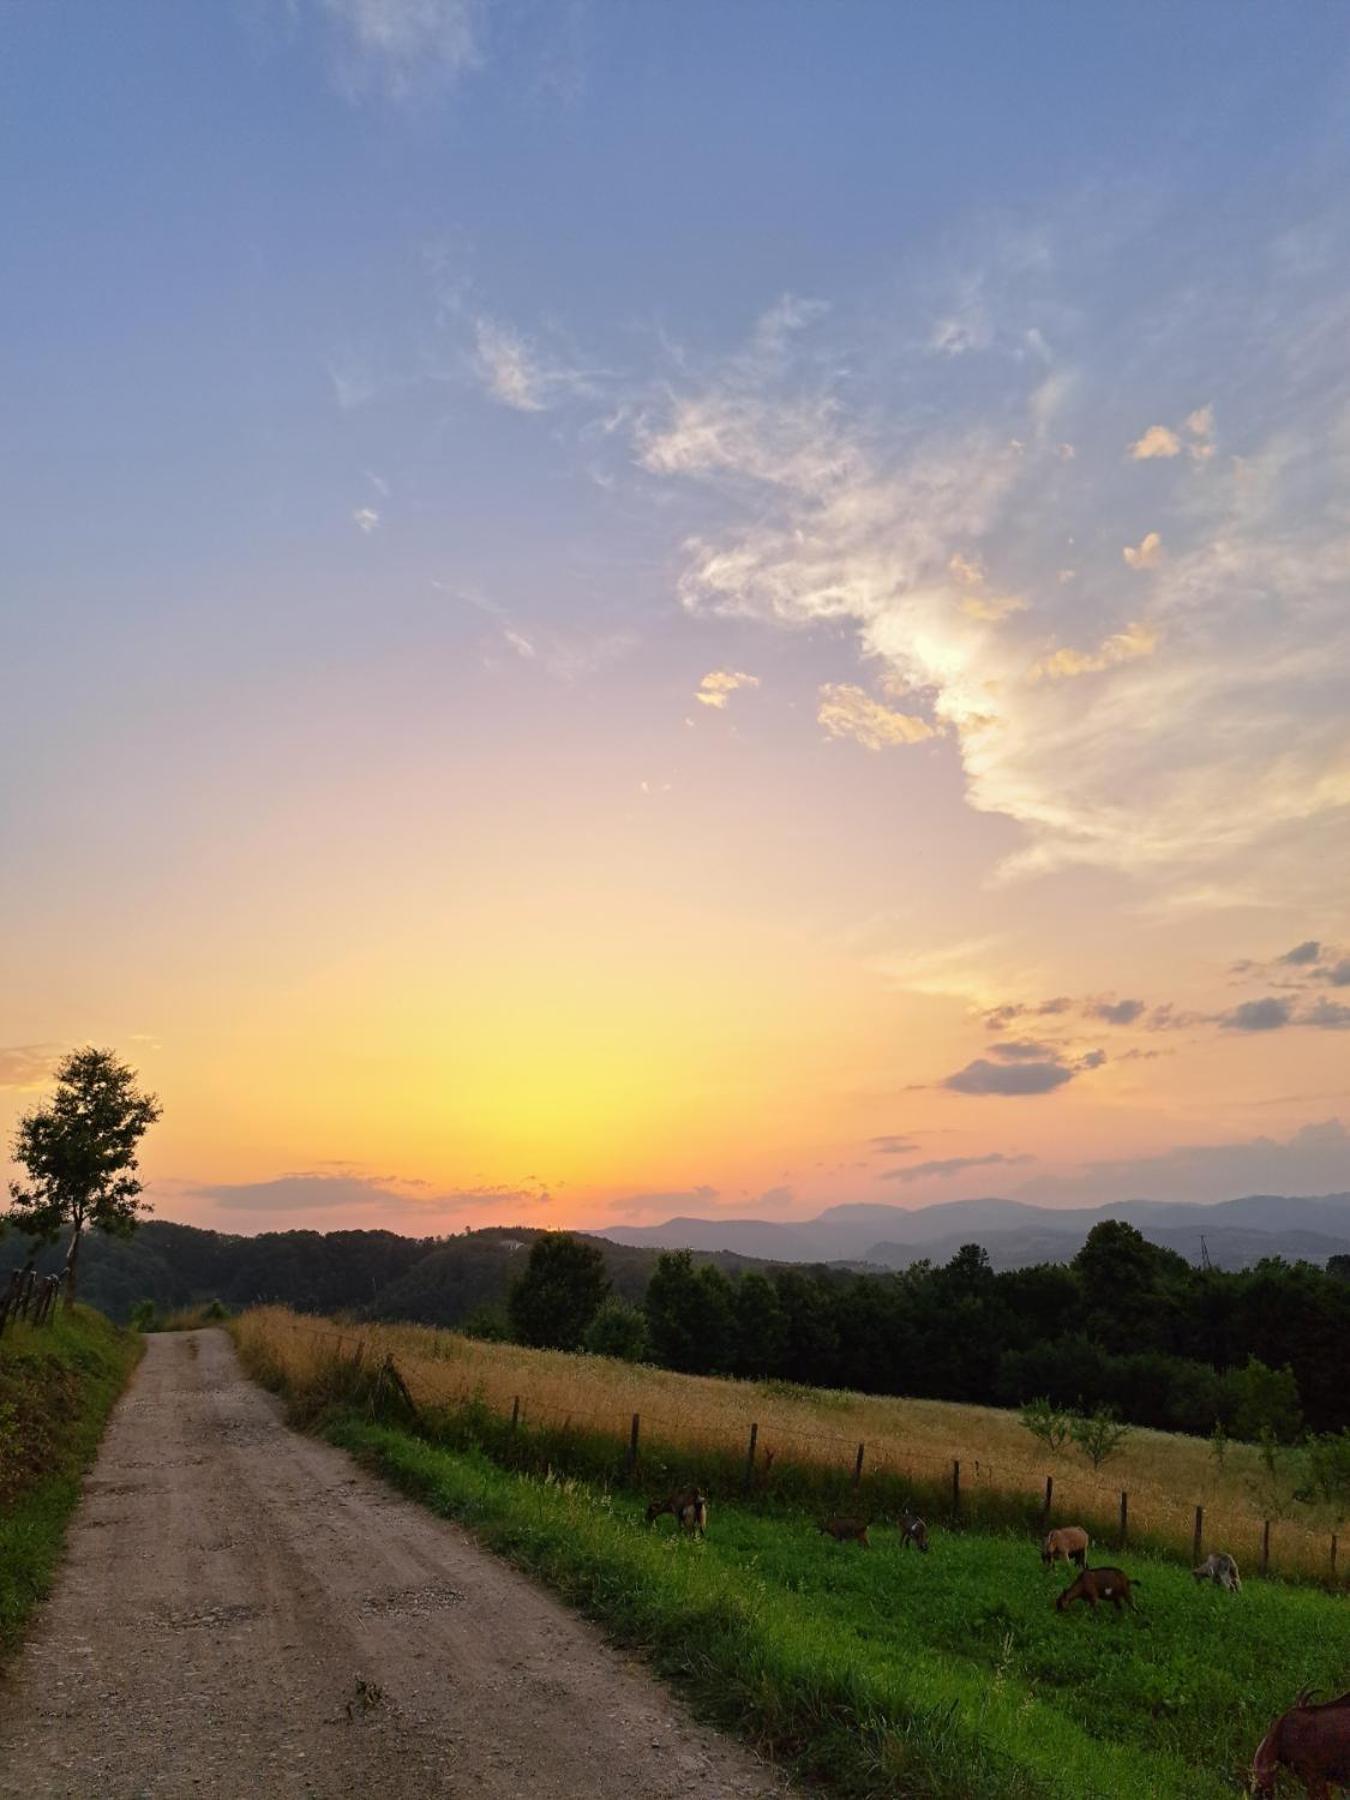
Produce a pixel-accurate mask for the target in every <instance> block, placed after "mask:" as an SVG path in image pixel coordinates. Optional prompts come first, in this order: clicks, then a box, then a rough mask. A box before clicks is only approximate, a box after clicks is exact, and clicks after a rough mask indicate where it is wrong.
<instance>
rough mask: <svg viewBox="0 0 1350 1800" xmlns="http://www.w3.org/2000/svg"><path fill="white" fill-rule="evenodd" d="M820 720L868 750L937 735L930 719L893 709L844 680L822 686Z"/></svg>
mask: <svg viewBox="0 0 1350 1800" xmlns="http://www.w3.org/2000/svg"><path fill="white" fill-rule="evenodd" d="M816 719H817V721H818V722H819V723H820V724H821V725H823V726H824V727H825V729H826V731H828V732H829V734H830V736H831V737H836V738H852V739H853V740H854V742H855V743H858V744H861V745H862V746H863V748H864V749H865V750H885V749H888V748H889V747H890V746H891V745H893V744H921V743H922V742H923V741H924V739H925V738H930V737H934V736H936V732H935V731H934V728H933V727H932V726H931V725H930V724H929V723H928V721H927V719H920V718H917V717H916V716H915V715H914V714H913V713H902V712H893V711H892V710H891V708H890V707H889V706H883V705H882V704H881V702H880V701H879V700H874V699H873V698H872V696H871V695H870V694H868V693H866V692H865V691H864V690H863V689H862V688H860V687H850V686H848V684H847V683H845V682H835V681H830V682H826V683H825V685H824V686H823V687H822V688H821V690H820V704H819V707H818V709H817V711H816Z"/></svg>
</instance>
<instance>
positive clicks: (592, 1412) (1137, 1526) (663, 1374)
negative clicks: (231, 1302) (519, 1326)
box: [233, 1307, 1336, 1579]
mask: <svg viewBox="0 0 1350 1800" xmlns="http://www.w3.org/2000/svg"><path fill="white" fill-rule="evenodd" d="M233 1329H234V1331H235V1335H236V1339H237V1341H238V1342H239V1343H240V1344H241V1346H243V1345H245V1344H249V1345H252V1346H254V1347H255V1348H259V1349H261V1350H262V1351H263V1352H265V1354H266V1356H267V1358H268V1360H269V1361H270V1362H272V1363H273V1364H274V1365H276V1366H277V1368H278V1369H279V1370H283V1371H284V1374H285V1379H286V1381H287V1385H288V1386H289V1387H290V1388H291V1389H292V1390H296V1389H299V1388H303V1387H304V1386H306V1385H307V1383H308V1382H309V1381H310V1380H311V1379H313V1378H314V1376H315V1374H316V1373H317V1372H318V1371H320V1370H321V1367H322V1365H323V1363H324V1361H325V1359H326V1358H328V1357H330V1356H331V1354H332V1352H333V1350H334V1348H335V1347H336V1346H337V1345H338V1344H339V1343H343V1344H345V1349H346V1354H347V1355H349V1356H350V1354H351V1353H352V1351H353V1349H354V1348H355V1346H356V1344H357V1343H358V1341H359V1342H363V1343H364V1344H365V1346H366V1358H367V1361H370V1362H373V1361H375V1360H376V1359H380V1358H383V1356H384V1355H385V1354H386V1352H388V1353H392V1354H393V1356H394V1357H395V1358H396V1359H397V1362H398V1366H399V1369H400V1371H401V1372H402V1374H403V1375H404V1377H405V1379H406V1380H407V1382H408V1385H409V1387H410V1388H411V1389H412V1392H413V1394H414V1397H415V1398H416V1399H417V1401H418V1403H419V1404H420V1405H423V1406H426V1407H429V1408H432V1409H434V1408H436V1407H439V1406H447V1407H452V1406H454V1405H455V1404H457V1403H458V1402H460V1401H462V1399H463V1398H464V1397H465V1396H466V1395H467V1394H470V1393H474V1392H476V1393H478V1394H479V1395H480V1396H481V1397H482V1399H483V1400H484V1402H485V1403H486V1404H487V1405H488V1406H489V1407H491V1408H492V1409H493V1410H494V1411H496V1412H498V1413H500V1414H503V1415H506V1416H509V1414H510V1412H511V1406H512V1399H513V1397H514V1396H515V1395H517V1394H519V1395H520V1396H521V1397H522V1401H523V1416H524V1418H525V1419H526V1420H528V1421H529V1422H531V1423H532V1424H535V1425H548V1424H550V1423H551V1424H555V1425H556V1424H561V1423H562V1422H563V1421H564V1420H569V1421H570V1422H571V1424H572V1425H573V1426H575V1427H576V1428H578V1429H581V1430H592V1431H597V1432H605V1433H608V1434H610V1435H611V1436H612V1437H614V1438H615V1439H616V1441H618V1442H624V1441H626V1440H627V1436H628V1424H629V1420H630V1418H631V1417H632V1415H633V1413H635V1412H637V1413H640V1414H641V1417H642V1430H643V1442H644V1444H648V1443H653V1442H659V1443H661V1444H664V1445H667V1446H671V1447H673V1448H675V1449H684V1450H687V1451H689V1452H691V1453H693V1454H694V1455H695V1457H696V1459H697V1465H698V1466H699V1467H707V1468H709V1469H711V1468H712V1467H713V1466H714V1461H713V1460H712V1459H713V1457H714V1455H723V1456H726V1457H728V1458H730V1459H732V1461H733V1462H734V1463H735V1465H736V1466H737V1467H739V1464H740V1461H741V1460H742V1459H743V1458H744V1454H745V1445H746V1437H747V1432H748V1429H749V1424H750V1421H751V1420H755V1421H756V1422H757V1423H758V1425H759V1440H758V1441H759V1455H760V1457H761V1459H762V1458H763V1457H764V1456H765V1455H766V1453H767V1452H768V1451H770V1450H772V1451H773V1452H774V1453H775V1457H776V1462H777V1468H778V1470H779V1471H780V1473H781V1472H782V1471H784V1470H785V1469H786V1468H787V1467H788V1466H789V1465H794V1466H801V1467H814V1468H817V1469H822V1470H828V1469H833V1470H835V1471H836V1472H837V1473H838V1475H839V1476H840V1477H841V1478H843V1477H844V1476H845V1475H846V1474H847V1473H848V1472H849V1471H851V1469H852V1466H853V1458H854V1453H855V1451H856V1448H857V1445H858V1444H859V1442H863V1441H865V1442H866V1445H867V1455H866V1465H865V1473H864V1488H865V1490H867V1492H866V1493H865V1495H864V1504H865V1505H866V1506H867V1507H869V1508H870V1509H871V1510H878V1511H879V1510H881V1509H882V1508H883V1507H886V1506H892V1505H894V1504H895V1492H893V1491H892V1490H895V1489H897V1487H902V1488H904V1489H906V1490H907V1492H908V1493H909V1494H910V1495H913V1496H915V1497H917V1498H918V1499H919V1501H920V1504H921V1505H922V1506H924V1507H926V1508H928V1509H930V1510H932V1509H935V1508H937V1507H938V1506H940V1505H943V1504H945V1496H946V1494H947V1492H948V1491H949V1488H950V1478H951V1465H952V1459H953V1458H958V1457H959V1458H960V1460H961V1467H962V1472H963V1481H964V1483H965V1494H966V1505H967V1508H968V1511H969V1513H970V1516H971V1517H972V1518H981V1517H983V1519H984V1521H985V1522H987V1523H993V1522H998V1523H1008V1522H1011V1517H1012V1513H1013V1511H1014V1510H1015V1509H1016V1507H1017V1506H1018V1505H1020V1506H1021V1508H1022V1509H1023V1511H1024V1512H1026V1514H1027V1515H1028V1516H1029V1517H1030V1516H1032V1515H1033V1514H1037V1513H1038V1507H1039V1497H1040V1495H1041V1493H1042V1492H1043V1489H1044V1482H1045V1477H1046V1475H1047V1474H1053V1476H1054V1478H1055V1502H1056V1505H1055V1518H1056V1522H1057V1523H1061V1524H1068V1523H1082V1524H1085V1525H1087V1526H1088V1527H1089V1529H1091V1530H1092V1531H1093V1532H1094V1535H1096V1536H1097V1537H1099V1538H1105V1537H1107V1536H1108V1535H1109V1536H1111V1537H1112V1538H1114V1534H1115V1521H1116V1518H1117V1514H1118V1506H1119V1494H1120V1490H1121V1489H1122V1488H1125V1489H1128V1490H1129V1495H1130V1526H1131V1533H1132V1535H1133V1537H1134V1539H1135V1540H1136V1541H1138V1542H1152V1543H1155V1544H1157V1545H1160V1546H1162V1545H1165V1546H1167V1547H1168V1548H1170V1549H1172V1550H1173V1551H1174V1552H1175V1554H1177V1555H1178V1556H1189V1555H1190V1550H1191V1531H1192V1523H1193V1519H1194V1508H1195V1506H1196V1504H1197V1503H1200V1504H1203V1506H1204V1508H1205V1542H1206V1546H1207V1548H1209V1549H1222V1550H1227V1551H1230V1552H1231V1553H1232V1554H1233V1555H1235V1556H1236V1557H1237V1559H1238V1561H1239V1563H1240V1564H1241V1565H1242V1568H1243V1570H1244V1572H1246V1571H1248V1570H1251V1569H1254V1568H1255V1567H1256V1566H1257V1562H1258V1560H1259V1550H1260V1544H1261V1526H1262V1520H1263V1518H1265V1517H1271V1518H1273V1519H1274V1520H1275V1524H1274V1528H1273V1531H1272V1535H1271V1567H1272V1569H1273V1570H1274V1572H1276V1573H1277V1574H1281V1575H1289V1576H1312V1577H1315V1578H1318V1579H1321V1578H1325V1576H1326V1575H1327V1573H1328V1572H1329V1557H1328V1551H1329V1547H1330V1536H1331V1533H1332V1532H1333V1531H1334V1530H1335V1529H1336V1521H1335V1519H1334V1518H1333V1517H1332V1516H1331V1515H1330V1514H1329V1513H1326V1512H1324V1511H1320V1510H1318V1509H1317V1508H1313V1507H1306V1506H1302V1505H1294V1504H1293V1503H1292V1502H1291V1501H1289V1499H1288V1493H1287V1488H1288V1484H1287V1483H1285V1484H1284V1490H1285V1491H1284V1492H1283V1494H1282V1495H1278V1496H1276V1495H1270V1494H1267V1493H1265V1492H1264V1489H1265V1487H1266V1486H1267V1485H1268V1484H1267V1483H1265V1482H1264V1481H1263V1478H1262V1470H1261V1463H1260V1459H1259V1456H1258V1453H1257V1451H1256V1449H1255V1447H1254V1446H1252V1445H1247V1444H1233V1445H1232V1446H1230V1448H1229V1450H1228V1452H1227V1455H1226V1457H1225V1459H1224V1463H1223V1466H1222V1467H1220V1466H1219V1465H1218V1464H1217V1463H1216V1462H1215V1459H1214V1457H1213V1455H1212V1454H1211V1451H1210V1446H1209V1444H1208V1443H1207V1442H1206V1441H1205V1440H1203V1439H1199V1438H1191V1437H1184V1436H1181V1435H1179V1434H1172V1433H1165V1432H1160V1431H1142V1430H1141V1431H1136V1432H1133V1433H1132V1434H1131V1436H1130V1437H1129V1439H1128V1440H1127V1442H1126V1445H1125V1448H1124V1451H1123V1453H1122V1454H1121V1455H1120V1456H1118V1457H1117V1458H1116V1459H1114V1460H1113V1461H1112V1462H1110V1463H1109V1464H1108V1465H1107V1466H1106V1467H1105V1468H1103V1469H1102V1470H1101V1471H1100V1473H1099V1474H1097V1475H1094V1473H1093V1471H1092V1470H1091V1469H1090V1468H1089V1467H1088V1466H1087V1464H1086V1463H1085V1462H1084V1460H1083V1458H1082V1457H1081V1456H1080V1455H1079V1454H1078V1453H1076V1452H1075V1451H1073V1450H1072V1449H1070V1448H1068V1447H1066V1448H1065V1449H1064V1450H1063V1451H1062V1452H1061V1453H1060V1454H1058V1455H1052V1454H1048V1453H1047V1452H1046V1451H1045V1450H1044V1449H1043V1448H1042V1447H1041V1446H1039V1445H1037V1444H1036V1443H1034V1442H1033V1440H1032V1438H1031V1436H1030V1435H1029V1433H1028V1432H1027V1431H1026V1429H1025V1428H1024V1427H1023V1426H1022V1424H1021V1423H1020V1421H1019V1418H1018V1415H1017V1413H1015V1412H1008V1411H1000V1410H998V1409H996V1408H993V1407H978V1406H959V1405H956V1404H953V1403H948V1402H945V1401H937V1400H910V1399H891V1398H884V1397H879V1396H870V1395H861V1394H853V1393H847V1392H842V1391H837V1390H832V1389H826V1388H806V1387H800V1388H799V1387H792V1386H789V1385H788V1384H786V1383H781V1382H754V1381H729V1380H721V1379H716V1378H713V1377H705V1376H694V1375H677V1374H673V1373H672V1372H670V1371H669V1370H665V1369H655V1368H648V1367H645V1366H635V1365H632V1364H628V1363H620V1362H615V1361H612V1360H611V1359H609V1358H607V1357H600V1356H573V1355H567V1354H565V1353H564V1352H562V1351H553V1350H527V1349H525V1348H523V1347H522V1346H520V1345H517V1344H489V1343H480V1342H476V1341H474V1340H472V1339H469V1338H465V1337H461V1336H459V1335H458V1334H456V1333H454V1332H448V1331H433V1330H428V1329H427V1328H425V1327H422V1326H370V1325H361V1326H356V1325H352V1324H345V1325H340V1324H338V1323H336V1322H335V1321H332V1320H325V1319H321V1318H314V1317H310V1318H304V1319H301V1318H297V1317H296V1315H294V1314H292V1313H289V1312H287V1311H286V1309H285V1308H282V1307H260V1308H256V1309H254V1310H253V1311H250V1312H247V1313H245V1314H243V1315H242V1316H241V1317H240V1319H238V1320H237V1321H236V1323H235V1325H234V1327H233ZM874 1486H875V1492H873V1491H872V1489H873V1487H874ZM1000 1514H1001V1515H1002V1516H1001V1517H1000Z"/></svg>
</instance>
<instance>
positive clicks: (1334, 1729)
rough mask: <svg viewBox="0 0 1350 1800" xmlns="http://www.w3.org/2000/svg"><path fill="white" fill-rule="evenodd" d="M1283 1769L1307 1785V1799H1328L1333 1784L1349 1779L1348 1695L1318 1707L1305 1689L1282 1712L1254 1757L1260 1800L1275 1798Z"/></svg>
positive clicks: (1254, 1786)
mask: <svg viewBox="0 0 1350 1800" xmlns="http://www.w3.org/2000/svg"><path fill="white" fill-rule="evenodd" d="M1282 1767H1283V1768H1286V1769H1288V1770H1289V1772H1290V1773H1291V1774H1292V1775H1294V1776H1295V1777H1296V1778H1297V1779H1298V1780H1299V1781H1301V1782H1302V1783H1303V1791H1304V1793H1305V1794H1307V1795H1308V1796H1309V1800H1328V1796H1329V1795H1330V1793H1331V1790H1332V1787H1333V1786H1340V1785H1343V1784H1345V1783H1347V1782H1350V1694H1342V1695H1341V1697H1340V1699H1339V1700H1328V1701H1326V1702H1325V1703H1324V1704H1323V1705H1321V1706H1314V1705H1312V1704H1311V1690H1310V1689H1309V1688H1304V1690H1303V1692H1302V1693H1301V1694H1300V1695H1299V1697H1298V1699H1297V1700H1296V1701H1295V1702H1294V1704H1293V1706H1292V1707H1291V1708H1290V1710H1289V1711H1288V1712H1287V1713H1281V1715H1280V1717H1279V1718H1278V1719H1276V1721H1275V1723H1274V1724H1273V1725H1272V1726H1271V1728H1270V1730H1269V1731H1268V1732H1267V1733H1266V1735H1265V1736H1264V1737H1263V1738H1262V1739H1261V1742H1260V1743H1259V1744H1258V1745H1257V1747H1256V1755H1255V1756H1254V1757H1253V1758H1252V1793H1253V1794H1254V1795H1255V1796H1256V1797H1257V1800H1271V1797H1272V1796H1273V1795H1274V1793H1275V1784H1276V1781H1277V1780H1278V1778H1279V1771H1280V1769H1281V1768H1282Z"/></svg>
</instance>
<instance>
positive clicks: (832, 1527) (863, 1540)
mask: <svg viewBox="0 0 1350 1800" xmlns="http://www.w3.org/2000/svg"><path fill="white" fill-rule="evenodd" d="M820 1529H821V1531H822V1532H823V1533H824V1534H825V1535H826V1536H827V1537H832V1538H834V1539H836V1540H837V1542H839V1543H841V1544H846V1543H850V1542H856V1543H859V1544H861V1545H862V1547H863V1549H864V1550H870V1549H871V1548H872V1546H871V1544H870V1543H869V1542H868V1539H867V1520H866V1519H825V1520H823V1521H822V1522H821V1527H820Z"/></svg>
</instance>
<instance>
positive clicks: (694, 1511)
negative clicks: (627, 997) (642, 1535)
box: [647, 1487, 708, 1537]
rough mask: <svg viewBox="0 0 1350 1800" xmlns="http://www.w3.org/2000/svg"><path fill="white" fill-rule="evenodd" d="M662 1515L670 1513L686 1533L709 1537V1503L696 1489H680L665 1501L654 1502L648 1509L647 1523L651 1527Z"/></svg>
mask: <svg viewBox="0 0 1350 1800" xmlns="http://www.w3.org/2000/svg"><path fill="white" fill-rule="evenodd" d="M662 1513H669V1514H670V1515H671V1516H672V1518H674V1520H675V1521H676V1523H677V1524H678V1525H679V1526H680V1528H681V1529H682V1530H684V1531H696V1532H697V1533H698V1535H699V1536H700V1537H705V1536H706V1535H707V1529H708V1502H707V1498H706V1497H705V1495H704V1494H703V1493H702V1492H701V1490H700V1489H698V1488H696V1487H688V1488H679V1489H677V1490H676V1492H675V1493H673V1494H670V1495H668V1496H667V1497H666V1499H664V1500H653V1501H652V1503H651V1505H650V1506H649V1507H648V1508H647V1523H648V1524H649V1525H650V1524H651V1523H652V1521H653V1520H654V1519H659V1518H660V1517H661V1514H662Z"/></svg>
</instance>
